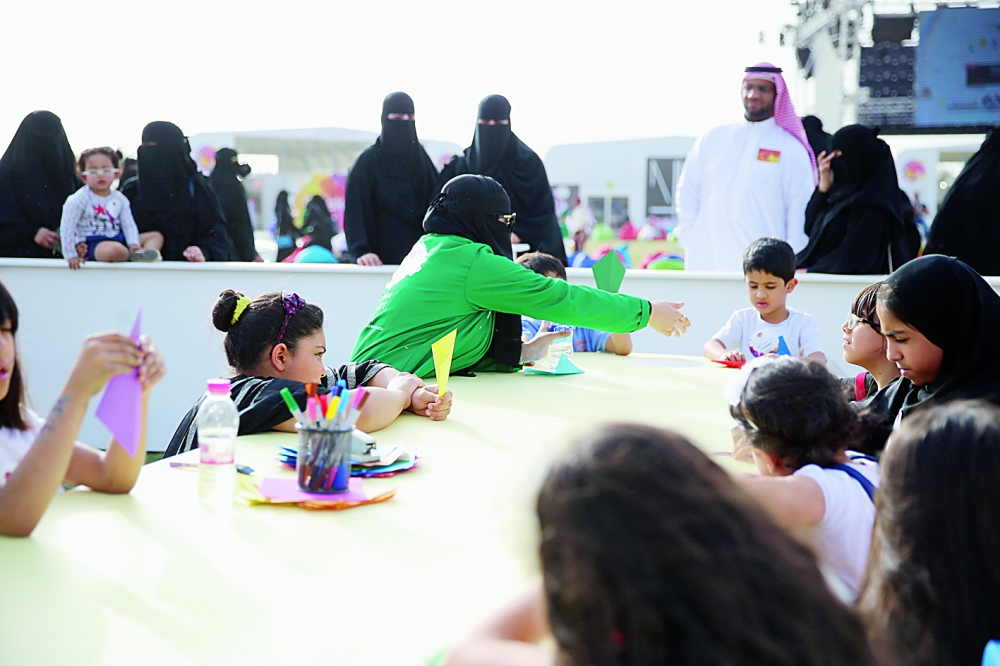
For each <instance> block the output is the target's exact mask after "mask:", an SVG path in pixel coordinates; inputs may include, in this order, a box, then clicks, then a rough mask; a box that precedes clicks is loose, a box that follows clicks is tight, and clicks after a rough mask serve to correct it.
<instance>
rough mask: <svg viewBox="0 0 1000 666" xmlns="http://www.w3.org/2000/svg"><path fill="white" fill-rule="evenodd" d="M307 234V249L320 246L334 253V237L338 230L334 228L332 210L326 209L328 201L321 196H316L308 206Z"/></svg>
mask: <svg viewBox="0 0 1000 666" xmlns="http://www.w3.org/2000/svg"><path fill="white" fill-rule="evenodd" d="M305 227H306V234H308V235H309V241H308V242H307V243H306V245H305V246H306V247H312V246H313V245H318V246H319V247H321V248H323V249H325V250H330V252H331V253H332V252H333V237H334V236H335V235H336V233H337V230H336V227H335V226H334V222H333V217H331V216H330V209H329V208H327V207H326V201H325V200H324V199H323V197H321V196H320V195H318V194H317V195H316V196H314V197H313V198H312V199H310V200H309V203H308V204H307V205H306V223H305Z"/></svg>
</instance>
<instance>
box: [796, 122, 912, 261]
mask: <svg viewBox="0 0 1000 666" xmlns="http://www.w3.org/2000/svg"><path fill="white" fill-rule="evenodd" d="M830 144H831V146H830V148H831V150H840V151H841V152H842V155H840V156H839V157H837V158H835V159H834V160H833V163H832V168H833V185H832V187H831V188H830V190H829V191H828V192H826V193H823V192H820V191H819V189H818V188H817V189H816V191H815V192H813V196H812V198H811V199H810V200H809V204H808V205H807V206H806V216H805V232H806V234H807V235H808V236H809V243H808V245H806V247H805V249H804V250H802V251H801V252H799V254H798V256H797V257H796V264H797V266H798V267H799V268H807V269H808V270H809V272H811V273H839V274H848V275H886V274H888V273H890V272H891V271H892V270H894V269H896V268H898V267H899V266H901V265H903V264H904V263H906V262H907V261H910V260H911V259H913V258H914V257H915V256H916V254H917V250H918V249H919V233H918V232H917V229H916V226H915V225H914V224H913V216H912V207H911V208H910V211H907V207H908V206H909V203H908V200H907V199H906V196H905V195H904V194H903V193H902V191H901V190H900V189H899V183H898V181H897V179H896V166H895V163H894V162H893V159H892V153H891V152H890V150H889V146H888V145H887V144H886V143H885V142H884V141H882V140H881V139H879V138H878V135H877V134H876V132H875V131H873V130H871V129H870V128H868V127H865V126H863V125H849V126H847V127H844V128H842V129H840V130H839V131H838V132H837V133H836V134H834V135H833V139H832V140H831V142H830ZM907 212H910V213H911V214H910V215H907Z"/></svg>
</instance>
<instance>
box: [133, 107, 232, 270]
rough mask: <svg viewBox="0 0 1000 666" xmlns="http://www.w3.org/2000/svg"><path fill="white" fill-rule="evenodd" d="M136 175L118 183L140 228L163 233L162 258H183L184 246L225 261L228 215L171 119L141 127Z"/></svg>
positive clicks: (215, 259) (210, 259) (227, 255)
mask: <svg viewBox="0 0 1000 666" xmlns="http://www.w3.org/2000/svg"><path fill="white" fill-rule="evenodd" d="M138 153H139V159H138V162H137V167H138V175H137V176H136V177H135V178H132V179H131V180H129V181H128V182H126V183H124V184H123V185H122V187H121V191H122V194H124V195H125V196H126V197H128V199H129V201H130V202H131V204H132V215H133V217H135V223H136V226H137V227H139V231H140V232H146V231H159V232H160V233H162V234H163V250H162V251H161V252H162V254H163V259H164V260H166V261H185V260H186V259H185V257H184V250H185V249H186V248H188V247H191V246H197V247H199V248H201V251H202V253H203V254H204V255H205V259H206V260H207V261H226V260H228V259H229V252H230V250H229V239H228V235H227V233H226V218H225V215H224V214H223V212H222V207H221V205H220V204H219V200H218V198H217V197H216V195H215V192H214V191H213V190H212V187H211V185H209V183H208V179H207V178H205V176H203V175H202V174H201V173H199V172H198V169H197V165H195V163H194V160H193V159H191V145H190V144H189V143H188V140H187V137H185V136H184V133H183V132H181V130H180V128H179V127H177V125H174V124H173V123H169V122H164V121H156V122H152V123H149V124H148V125H146V127H145V128H144V129H143V130H142V145H141V146H139V151H138Z"/></svg>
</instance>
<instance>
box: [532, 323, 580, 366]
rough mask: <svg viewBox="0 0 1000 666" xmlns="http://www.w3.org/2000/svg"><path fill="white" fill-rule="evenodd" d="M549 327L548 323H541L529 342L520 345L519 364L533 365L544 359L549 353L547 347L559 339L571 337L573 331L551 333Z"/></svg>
mask: <svg viewBox="0 0 1000 666" xmlns="http://www.w3.org/2000/svg"><path fill="white" fill-rule="evenodd" d="M549 326H550V324H549V322H547V321H543V322H542V325H541V326H539V327H538V332H537V333H535V337H533V338H532V339H531V342H523V343H521V363H523V364H524V365H533V364H534V363H535V361H539V360H541V359H543V358H545V355H546V354H548V353H549V345H551V344H552V343H553V342H555V341H556V340H558V339H559V338H568V337H569V336H571V335H573V331H555V332H551V331H549Z"/></svg>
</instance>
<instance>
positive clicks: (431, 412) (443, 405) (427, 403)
mask: <svg viewBox="0 0 1000 666" xmlns="http://www.w3.org/2000/svg"><path fill="white" fill-rule="evenodd" d="M451 399H452V394H451V391H445V394H444V395H443V396H440V397H438V387H437V385H436V384H431V385H429V386H421V387H420V388H418V389H417V390H416V391H414V392H413V395H412V397H411V398H410V411H412V412H413V413H414V414H419V415H420V416H426V417H428V418H429V419H430V420H432V421H444V420H445V419H446V418H448V414H449V413H450V412H451Z"/></svg>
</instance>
